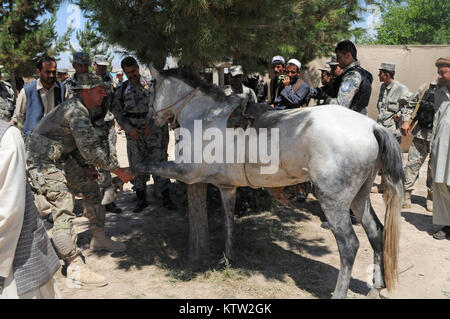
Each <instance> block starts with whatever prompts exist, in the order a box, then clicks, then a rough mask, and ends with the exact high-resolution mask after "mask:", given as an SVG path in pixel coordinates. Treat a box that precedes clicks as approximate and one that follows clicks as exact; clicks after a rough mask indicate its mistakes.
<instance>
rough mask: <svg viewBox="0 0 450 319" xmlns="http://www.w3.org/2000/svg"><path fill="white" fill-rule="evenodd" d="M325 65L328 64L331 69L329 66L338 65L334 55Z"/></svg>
mask: <svg viewBox="0 0 450 319" xmlns="http://www.w3.org/2000/svg"><path fill="white" fill-rule="evenodd" d="M327 64H328V65H329V66H330V67H331V66H336V65H339V63H338V61H337V58H336V56H335V55H333V56H332V57H331V60H330V62H327Z"/></svg>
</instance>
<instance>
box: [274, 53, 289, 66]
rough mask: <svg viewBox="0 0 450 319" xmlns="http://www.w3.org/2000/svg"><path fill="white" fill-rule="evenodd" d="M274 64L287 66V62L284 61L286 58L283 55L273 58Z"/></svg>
mask: <svg viewBox="0 0 450 319" xmlns="http://www.w3.org/2000/svg"><path fill="white" fill-rule="evenodd" d="M272 64H273V65H276V64H283V65H285V64H286V61H285V60H284V58H283V57H282V56H281V55H276V56H274V57H273V58H272Z"/></svg>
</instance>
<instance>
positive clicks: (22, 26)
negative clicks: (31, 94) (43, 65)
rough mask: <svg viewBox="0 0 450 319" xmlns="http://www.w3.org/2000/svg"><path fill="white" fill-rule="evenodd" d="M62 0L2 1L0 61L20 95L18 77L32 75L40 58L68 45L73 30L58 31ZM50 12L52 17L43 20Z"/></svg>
mask: <svg viewBox="0 0 450 319" xmlns="http://www.w3.org/2000/svg"><path fill="white" fill-rule="evenodd" d="M58 4H59V1H55V0H44V1H32V0H9V1H0V13H1V14H0V61H1V63H2V64H3V65H4V67H5V70H6V71H7V73H8V74H9V76H10V79H11V85H12V86H13V89H14V92H15V94H16V95H17V90H16V85H15V84H16V82H15V79H16V77H28V76H32V75H33V74H34V73H35V70H36V64H35V63H36V61H37V59H38V58H39V57H40V56H42V55H44V54H47V55H50V56H57V55H58V54H59V53H60V52H63V51H65V50H66V49H67V48H68V44H69V41H70V35H71V33H72V29H71V28H69V29H68V30H67V32H66V33H65V34H64V35H62V36H58V35H57V33H56V31H55V22H56V11H57V10H56V9H57V6H58ZM48 13H50V14H51V17H50V18H49V19H42V17H43V16H44V15H46V14H48Z"/></svg>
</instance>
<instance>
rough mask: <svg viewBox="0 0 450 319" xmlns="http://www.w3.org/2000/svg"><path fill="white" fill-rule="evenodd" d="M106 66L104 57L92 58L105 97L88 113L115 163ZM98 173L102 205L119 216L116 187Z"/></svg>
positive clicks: (105, 174)
mask: <svg viewBox="0 0 450 319" xmlns="http://www.w3.org/2000/svg"><path fill="white" fill-rule="evenodd" d="M108 66H109V62H108V58H107V57H106V56H105V55H96V56H95V57H94V68H95V73H96V74H97V75H99V76H101V77H102V80H103V82H104V83H105V87H106V93H107V96H106V98H104V99H103V103H102V105H101V106H99V107H96V108H93V109H91V110H90V112H91V115H92V122H93V124H94V127H95V128H96V131H97V133H98V134H99V136H100V138H101V139H102V140H103V141H104V146H105V149H109V154H110V156H111V158H112V159H115V160H116V161H117V152H116V142H117V135H116V129H115V125H114V115H113V114H112V112H111V105H112V101H113V98H114V92H113V80H112V78H111V76H110V75H109V73H108V72H107V68H108ZM98 172H99V174H100V180H99V185H100V191H101V193H102V196H103V200H102V205H104V206H105V209H106V211H108V212H111V213H115V214H120V213H121V212H122V209H120V208H119V207H117V206H116V204H115V203H114V200H115V198H116V197H117V194H116V187H114V186H113V178H112V176H111V173H110V172H108V171H105V170H102V169H99V170H98Z"/></svg>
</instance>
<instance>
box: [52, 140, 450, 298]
mask: <svg viewBox="0 0 450 319" xmlns="http://www.w3.org/2000/svg"><path fill="white" fill-rule="evenodd" d="M171 145H173V144H171ZM169 149H170V147H169ZM118 153H119V162H120V164H121V166H127V164H128V163H127V158H126V140H125V137H124V134H121V135H119V136H118ZM405 156H406V154H405ZM405 159H406V157H405ZM425 177H426V166H425V165H424V166H423V167H422V169H421V172H420V178H419V180H418V183H417V184H416V190H415V191H414V193H413V197H412V201H413V206H412V208H411V209H403V210H402V213H401V215H402V218H401V219H402V225H401V226H402V229H401V237H400V256H399V269H400V275H399V282H398V285H397V287H396V289H395V290H394V291H392V292H387V291H386V290H383V291H382V296H383V297H386V298H395V299H396V298H425V299H427V298H439V299H449V298H450V241H449V240H443V241H438V240H435V239H433V238H432V237H431V235H430V234H432V233H433V232H434V231H436V230H437V229H439V227H438V226H436V225H433V224H432V213H430V212H427V211H426V209H425V208H424V207H425V196H426V188H425ZM376 182H379V177H378V178H377V180H376ZM151 183H152V182H151V181H150V182H149V185H148V194H149V196H150V199H151V204H150V205H149V207H147V208H146V209H145V210H144V211H143V212H141V213H133V212H132V208H133V206H134V205H135V200H136V199H135V195H134V193H133V192H132V191H131V187H130V184H129V183H128V184H126V185H125V190H124V192H122V193H121V194H120V196H119V198H118V200H117V201H116V203H117V205H118V206H119V207H121V208H122V209H123V213H122V214H118V215H117V214H111V213H107V217H106V220H107V222H106V231H107V233H109V234H110V235H112V236H113V238H115V239H117V240H120V241H122V242H124V243H125V244H126V245H127V247H128V250H127V251H126V252H125V253H120V254H111V253H106V252H104V253H98V252H95V253H94V252H91V251H89V240H90V238H91V233H90V232H89V230H88V225H87V219H85V218H84V217H79V218H77V219H76V221H75V225H76V230H77V231H78V233H79V244H80V245H81V247H82V248H83V250H84V254H85V255H86V257H87V262H88V265H89V266H90V267H91V268H92V269H93V270H95V271H97V272H99V273H102V274H103V275H105V276H106V277H107V279H108V281H109V284H108V285H107V286H105V287H102V288H95V289H85V288H81V289H74V288H68V287H67V285H66V279H65V277H63V276H62V275H61V273H60V272H58V274H57V275H56V279H57V284H58V287H59V288H60V290H61V292H62V294H63V297H64V298H69V299H79V298H81V299H85V298H86V299H96V298H100V299H109V298H123V299H135V298H154V299H159V298H165V299H185V298H193V299H196V298H204V299H221V298H225V299H234V298H237V299H240V298H249V299H263V298H274V299H278V298H281V299H291V298H305V299H310V298H330V297H331V293H332V291H333V290H334V287H335V284H336V280H337V275H338V271H339V254H338V251H337V246H336V242H335V239H334V237H333V235H332V233H331V231H329V230H327V229H324V228H322V227H321V220H324V216H323V214H322V213H321V210H320V206H319V203H318V201H317V200H316V199H315V198H314V197H313V196H312V195H309V196H308V199H307V201H306V202H305V203H301V204H300V203H299V204H296V209H288V208H283V207H280V208H277V209H275V210H274V211H272V212H264V213H258V214H251V215H246V216H244V217H242V218H237V217H236V219H235V229H234V231H235V237H234V248H235V253H236V260H235V261H234V262H233V263H232V264H231V265H230V264H226V265H225V266H223V265H221V266H218V261H219V259H220V258H221V257H222V256H223V247H224V240H223V239H224V234H223V216H222V214H221V213H220V212H217V213H214V214H210V216H209V231H210V237H211V238H210V240H211V244H210V246H211V261H210V262H209V261H208V262H209V264H208V262H207V263H206V265H202V266H198V267H190V266H189V265H188V256H187V249H188V218H187V212H186V207H185V205H183V206H180V208H179V209H178V210H177V211H167V210H166V209H164V208H162V207H161V203H160V201H158V200H156V199H154V198H153V197H151V194H152V192H151V189H152V185H151ZM371 200H372V205H373V207H374V209H375V211H376V213H377V215H378V216H379V218H380V220H381V221H382V222H383V220H384V203H383V199H382V195H381V194H371ZM354 228H355V231H356V234H357V236H358V239H359V241H360V248H359V250H358V254H357V257H356V261H355V264H354V267H353V273H352V280H351V283H350V289H349V292H348V298H365V297H366V295H367V294H368V292H369V288H368V287H367V284H366V282H367V280H368V277H369V273H370V269H369V268H368V267H370V265H371V263H372V259H373V252H372V249H371V247H370V244H369V242H368V239H367V236H366V234H365V233H364V230H363V228H362V227H361V226H360V225H357V226H354Z"/></svg>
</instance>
